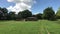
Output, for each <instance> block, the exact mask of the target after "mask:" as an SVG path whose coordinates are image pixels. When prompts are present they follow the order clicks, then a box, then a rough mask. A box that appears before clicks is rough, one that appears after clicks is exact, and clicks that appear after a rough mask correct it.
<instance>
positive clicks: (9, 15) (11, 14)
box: [8, 12, 16, 20]
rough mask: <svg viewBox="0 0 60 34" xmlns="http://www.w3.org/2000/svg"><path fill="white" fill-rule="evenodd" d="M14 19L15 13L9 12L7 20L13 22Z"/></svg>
mask: <svg viewBox="0 0 60 34" xmlns="http://www.w3.org/2000/svg"><path fill="white" fill-rule="evenodd" d="M15 17H16V14H15V12H9V14H8V18H9V19H12V20H15Z"/></svg>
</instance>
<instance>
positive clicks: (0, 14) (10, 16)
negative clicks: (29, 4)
mask: <svg viewBox="0 0 60 34" xmlns="http://www.w3.org/2000/svg"><path fill="white" fill-rule="evenodd" d="M28 17H36V18H37V19H46V20H56V19H60V8H59V9H58V11H57V12H56V13H55V11H54V10H53V8H52V7H47V8H45V9H44V10H43V13H38V14H36V15H33V14H32V12H31V11H29V10H24V11H20V12H19V13H18V14H15V12H12V11H10V12H9V11H8V10H7V9H6V8H1V7H0V20H16V19H20V20H21V19H26V18H28Z"/></svg>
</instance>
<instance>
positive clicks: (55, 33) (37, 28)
mask: <svg viewBox="0 0 60 34" xmlns="http://www.w3.org/2000/svg"><path fill="white" fill-rule="evenodd" d="M0 34H60V20H58V21H48V20H39V21H0Z"/></svg>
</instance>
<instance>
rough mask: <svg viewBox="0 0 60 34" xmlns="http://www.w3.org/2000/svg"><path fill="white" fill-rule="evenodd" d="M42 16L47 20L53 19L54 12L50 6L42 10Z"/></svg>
mask: <svg viewBox="0 0 60 34" xmlns="http://www.w3.org/2000/svg"><path fill="white" fill-rule="evenodd" d="M43 18H44V19H48V20H54V19H55V12H54V10H53V9H52V7H48V8H46V9H45V10H44V12H43Z"/></svg>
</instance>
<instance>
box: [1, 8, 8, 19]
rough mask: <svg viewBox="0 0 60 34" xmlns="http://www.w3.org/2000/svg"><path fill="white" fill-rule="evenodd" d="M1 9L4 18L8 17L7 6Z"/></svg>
mask: <svg viewBox="0 0 60 34" xmlns="http://www.w3.org/2000/svg"><path fill="white" fill-rule="evenodd" d="M1 11H2V12H3V19H7V14H8V10H7V9H6V8H2V10H1Z"/></svg>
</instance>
